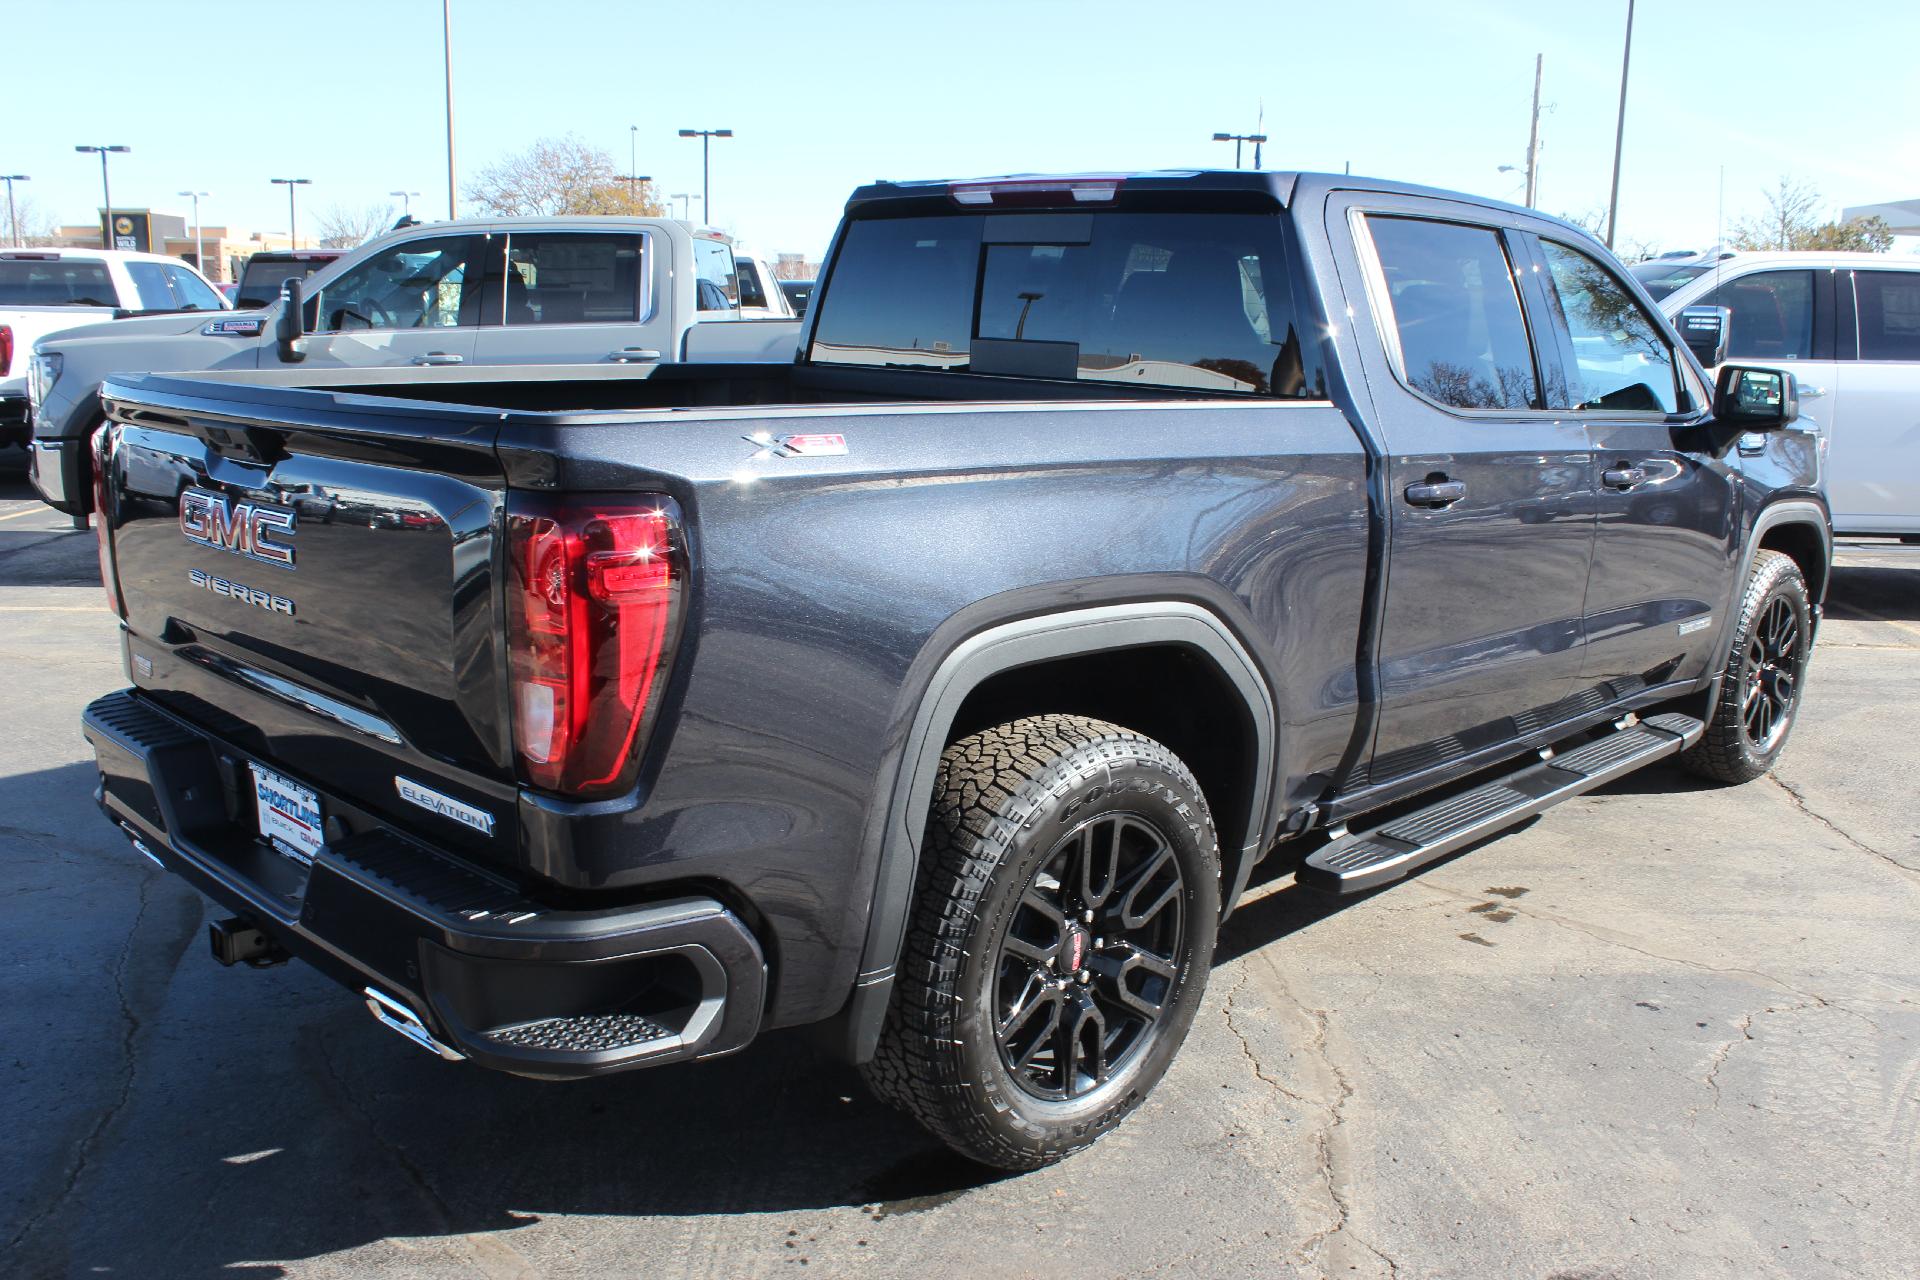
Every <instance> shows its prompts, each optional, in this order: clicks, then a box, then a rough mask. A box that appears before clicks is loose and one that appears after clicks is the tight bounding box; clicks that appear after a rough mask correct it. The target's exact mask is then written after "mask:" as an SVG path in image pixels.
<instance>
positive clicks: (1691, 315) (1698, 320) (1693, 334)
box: [1677, 307, 1733, 369]
mask: <svg viewBox="0 0 1920 1280" xmlns="http://www.w3.org/2000/svg"><path fill="white" fill-rule="evenodd" d="M1677 319H1678V327H1679V329H1680V338H1681V341H1683V342H1685V343H1686V344H1687V349H1688V350H1689V351H1691V352H1693V354H1694V355H1696V356H1698V357H1699V359H1700V363H1701V365H1702V366H1704V367H1705V368H1708V369H1711V368H1713V367H1714V366H1715V365H1720V364H1725V363H1726V362H1727V335H1728V331H1729V330H1730V329H1732V327H1733V312H1732V311H1731V310H1729V309H1728V308H1726V307H1682V308H1680V315H1679V316H1678V317H1677Z"/></svg>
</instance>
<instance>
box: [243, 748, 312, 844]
mask: <svg viewBox="0 0 1920 1280" xmlns="http://www.w3.org/2000/svg"><path fill="white" fill-rule="evenodd" d="M248 767H249V768H250V769H252V770H253V795H254V800H255V802H256V803H255V808H256V810H257V811H258V813H259V819H260V834H261V835H262V836H264V837H266V839H267V841H268V842H269V843H271V844H272V845H273V847H274V848H276V849H278V850H279V851H280V852H281V853H283V854H285V855H286V856H287V857H289V858H292V859H293V860H294V861H295V862H298V863H302V864H306V863H311V862H312V861H313V855H314V854H316V853H318V852H320V846H321V845H322V844H323V843H325V842H324V840H323V839H322V838H321V834H320V797H319V796H318V795H315V794H314V792H313V791H312V790H311V789H309V788H307V787H303V786H301V785H300V784H299V783H297V782H295V781H293V780H292V779H291V778H283V777H281V776H280V775H279V774H277V773H275V772H273V771H272V770H271V769H262V768H261V767H260V766H259V765H257V764H252V763H251V762H249V764H248Z"/></svg>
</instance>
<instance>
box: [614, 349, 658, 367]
mask: <svg viewBox="0 0 1920 1280" xmlns="http://www.w3.org/2000/svg"><path fill="white" fill-rule="evenodd" d="M659 358H660V353H659V352H658V351H655V350H654V349H653V348H652V347H622V348H620V349H619V350H618V351H612V352H609V353H608V354H607V359H609V360H611V361H613V362H614V363H615V364H650V363H652V362H653V361H655V360H658V359H659Z"/></svg>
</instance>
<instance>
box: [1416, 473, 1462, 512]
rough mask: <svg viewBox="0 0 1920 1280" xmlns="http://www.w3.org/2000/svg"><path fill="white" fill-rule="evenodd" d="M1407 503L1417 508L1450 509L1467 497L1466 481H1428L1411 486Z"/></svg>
mask: <svg viewBox="0 0 1920 1280" xmlns="http://www.w3.org/2000/svg"><path fill="white" fill-rule="evenodd" d="M1406 494H1407V501H1408V502H1410V503H1412V504H1413V505H1414V506H1416V507H1450V506H1452V505H1453V504H1454V503H1456V502H1458V501H1460V499H1462V498H1464V497H1466V496H1467V484H1466V481H1464V480H1427V481H1423V482H1421V483H1419V484H1410V485H1408V486H1407V489H1406Z"/></svg>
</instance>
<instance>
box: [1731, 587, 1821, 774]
mask: <svg viewBox="0 0 1920 1280" xmlns="http://www.w3.org/2000/svg"><path fill="white" fill-rule="evenodd" d="M1804 654H1805V650H1804V648H1803V647H1802V645H1801V643H1800V619H1799V617H1798V616H1796V615H1795V613H1794V609H1793V604H1792V602H1791V601H1789V600H1787V599H1786V597H1784V596H1774V597H1773V598H1771V599H1770V600H1768V602H1767V606H1766V612H1765V614H1764V615H1762V617H1761V619H1760V622H1759V625H1758V626H1756V627H1755V628H1754V630H1753V634H1752V635H1751V636H1750V637H1749V638H1748V640H1747V653H1746V683H1745V686H1744V687H1743V688H1742V690H1741V704H1740V721H1741V724H1742V725H1744V726H1745V728H1746V731H1747V741H1748V742H1750V743H1752V744H1753V749H1754V750H1755V751H1757V752H1760V753H1761V754H1763V755H1764V754H1767V753H1770V752H1772V750H1773V749H1774V747H1776V746H1778V745H1779V740H1780V739H1781V738H1784V737H1785V736H1786V733H1787V727H1788V725H1790V724H1791V723H1792V721H1793V708H1794V702H1795V700H1796V699H1797V698H1798V697H1799V692H1800V668H1801V666H1802V665H1803V662H1804Z"/></svg>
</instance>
